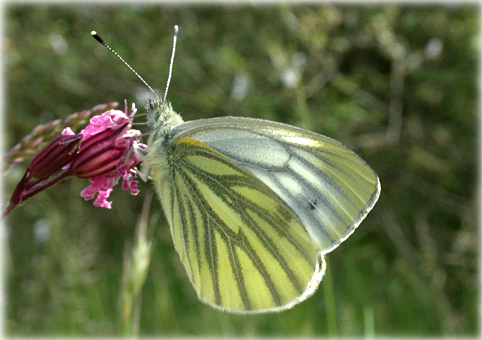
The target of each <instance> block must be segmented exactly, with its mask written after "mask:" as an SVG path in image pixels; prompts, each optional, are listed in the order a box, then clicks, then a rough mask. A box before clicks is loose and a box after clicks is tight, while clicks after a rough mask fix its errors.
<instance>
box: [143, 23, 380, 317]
mask: <svg viewBox="0 0 482 340" xmlns="http://www.w3.org/2000/svg"><path fill="white" fill-rule="evenodd" d="M175 31H176V33H177V28H175ZM176 36H177V34H175V38H176ZM174 46H175V40H174ZM174 51H175V48H173V56H174ZM173 56H172V57H171V68H172V58H173ZM171 70H172V69H171ZM171 70H170V72H169V74H171ZM169 79H170V76H169ZM141 80H142V78H141ZM166 92H167V90H166ZM165 98H166V97H165V96H164V99H163V100H160V99H159V98H158V97H157V96H156V97H155V98H154V99H151V100H150V101H149V102H148V104H147V112H148V114H149V116H150V117H151V118H150V121H151V126H152V132H151V134H150V138H149V141H148V150H147V153H146V155H145V159H144V164H145V165H146V166H147V167H148V169H149V175H150V177H151V179H152V182H153V184H154V186H155V188H156V191H157V194H158V196H159V199H160V201H161V205H162V208H163V210H164V213H165V216H166V218H167V220H168V223H169V226H170V232H171V235H172V239H173V243H174V247H175V249H176V251H177V253H178V254H179V257H180V260H181V262H182V264H183V265H184V268H185V270H186V272H187V275H188V277H189V279H190V281H191V283H192V285H193V286H194V289H195V290H196V292H197V295H198V297H199V299H200V300H202V301H203V302H205V303H207V304H209V305H211V306H213V307H215V308H218V309H221V310H224V311H228V312H233V313H240V314H247V313H262V312H277V311H282V310H285V309H289V308H291V307H292V306H294V305H295V304H297V303H299V302H301V301H303V300H305V299H307V298H308V297H309V296H310V295H312V294H313V293H314V292H315V291H316V289H317V288H318V286H319V284H320V282H321V279H322V277H323V274H324V272H325V266H326V264H325V260H324V255H325V254H326V253H328V252H330V251H332V250H333V249H335V248H336V247H337V246H338V245H339V244H340V243H341V242H343V241H344V240H345V239H346V238H347V237H348V236H350V235H351V234H352V233H353V232H354V230H355V229H356V228H357V226H358V225H359V224H360V223H361V222H362V220H363V219H364V218H365V217H366V216H367V214H368V212H369V211H370V210H371V209H372V208H373V206H374V205H375V203H376V201H377V199H378V197H379V195H380V190H381V187H380V181H379V179H378V176H377V174H376V173H375V172H374V171H373V170H372V169H371V168H370V166H369V165H368V164H367V163H366V162H365V161H363V160H362V159H361V158H360V157H359V156H357V155H356V154H355V153H354V152H353V151H351V150H349V149H348V148H346V147H345V146H343V145H342V144H341V143H339V142H338V141H336V140H334V139H331V138H329V137H325V136H322V135H320V134H317V133H314V132H310V131H307V130H303V129H300V128H297V127H294V126H290V125H286V124H282V123H277V122H273V121H267V120H262V119H253V118H241V117H222V118H209V119H199V120H194V121H188V122H184V121H183V120H182V118H181V116H180V115H179V114H177V113H176V112H175V111H174V110H173V108H172V106H171V104H170V103H168V102H166V99H165Z"/></svg>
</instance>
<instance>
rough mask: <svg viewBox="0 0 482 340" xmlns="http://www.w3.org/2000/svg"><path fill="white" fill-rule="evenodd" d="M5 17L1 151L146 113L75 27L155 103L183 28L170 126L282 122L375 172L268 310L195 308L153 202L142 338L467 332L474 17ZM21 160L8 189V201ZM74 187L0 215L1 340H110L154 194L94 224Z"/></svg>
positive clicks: (107, 8)
mask: <svg viewBox="0 0 482 340" xmlns="http://www.w3.org/2000/svg"><path fill="white" fill-rule="evenodd" d="M5 14H6V20H5V37H4V39H5V45H4V63H5V70H6V75H5V77H6V78H5V79H6V100H7V103H6V107H5V115H4V126H5V145H6V147H7V149H9V148H10V147H12V146H13V145H14V144H15V143H16V142H18V141H19V140H20V138H22V137H23V136H24V135H26V134H27V133H28V132H29V131H31V129H33V128H34V127H35V126H37V125H38V124H43V123H47V122H49V121H51V120H53V119H56V118H65V117H66V116H67V115H69V114H71V113H73V112H76V111H80V110H83V109H89V108H91V107H93V106H94V105H96V104H99V103H105V102H110V101H118V102H119V103H121V107H122V102H123V100H124V99H127V101H128V102H129V103H131V102H135V103H136V104H137V107H138V108H140V111H141V112H142V111H143V110H142V108H143V103H144V99H142V98H141V97H142V94H143V95H145V94H146V91H145V88H144V86H143V85H142V84H141V83H140V81H139V80H138V79H136V78H135V76H134V75H133V74H132V73H130V71H129V70H128V69H127V68H126V67H125V66H124V65H123V64H122V63H121V62H119V61H118V60H117V59H116V58H115V57H114V56H113V55H112V54H110V53H109V52H108V51H107V50H105V49H104V48H103V47H102V46H100V45H99V44H97V43H96V42H95V41H94V40H93V39H92V38H91V37H90V34H89V32H90V31H91V30H93V29H95V30H96V31H97V32H98V33H99V34H100V35H101V36H102V37H103V38H104V39H105V40H106V41H107V42H108V43H109V44H110V45H111V46H112V47H114V48H115V49H116V50H117V52H119V54H120V55H122V56H123V57H124V59H126V60H127V61H128V62H129V63H130V64H131V65H132V66H133V67H134V68H135V69H136V70H137V71H138V73H140V74H141V75H142V76H143V77H144V78H145V79H146V80H147V81H148V82H149V83H150V84H151V85H152V86H153V87H155V88H157V89H160V90H161V91H162V90H163V87H164V84H165V81H166V79H167V70H168V63H169V58H170V51H171V44H172V42H171V41H172V27H173V25H174V24H178V25H179V26H180V35H179V41H178V50H177V56H176V60H175V63H174V74H173V81H172V83H171V87H170V91H169V99H170V101H171V102H172V103H173V105H174V108H175V109H176V110H177V111H178V112H180V113H181V114H182V115H183V117H184V119H185V120H192V119H198V118H205V117H218V116H225V115H232V116H247V117H257V118H265V119H271V120H276V121H281V122H286V123H289V124H293V125H297V126H300V127H303V128H307V129H310V130H312V131H315V132H318V133H321V134H325V135H328V136H330V137H333V138H335V139H338V140H339V141H341V142H342V143H344V144H345V145H347V146H349V147H350V148H352V149H353V150H354V151H356V152H357V153H358V154H359V155H360V156H362V158H364V159H365V160H366V161H367V162H368V163H369V164H370V165H371V166H372V167H373V168H374V169H375V171H377V173H378V174H379V176H380V180H381V183H382V194H381V197H380V200H379V202H378V203H377V205H376V206H375V208H374V210H373V211H372V212H371V213H370V214H369V216H368V217H367V219H366V220H365V221H364V222H363V223H362V224H361V226H360V227H359V230H357V231H356V232H355V233H354V234H353V235H352V236H351V237H350V238H349V239H348V240H346V241H345V242H344V243H343V244H342V245H341V246H340V247H338V248H337V249H336V250H334V251H333V252H332V253H331V254H329V255H328V257H327V259H328V269H329V272H328V273H327V276H326V277H325V279H324V280H323V282H322V284H321V287H320V289H319V290H318V291H317V293H316V294H315V295H314V296H312V297H311V298H310V299H308V300H307V301H305V302H303V303H302V304H300V305H298V306H296V307H295V308H293V309H292V310H289V311H286V312H283V313H280V314H273V315H256V316H244V317H243V316H236V315H234V316H233V315H229V314H225V313H223V312H219V311H217V310H214V309H212V308H210V307H209V306H206V305H204V304H202V303H201V302H199V301H198V300H197V298H196V296H195V293H194V290H193V289H192V287H191V284H190V283H189V281H188V278H187V276H186V274H185V273H184V269H183V268H182V265H181V263H180V261H179V259H178V256H177V254H176V253H175V250H174V248H173V246H172V242H171V239H170V233H169V230H168V226H167V225H166V222H165V220H164V217H163V216H162V212H161V209H160V208H159V204H158V202H157V201H156V200H154V201H153V203H152V206H151V214H152V215H153V217H152V219H151V225H150V228H151V229H152V230H153V239H154V248H153V254H152V259H151V265H150V269H149V273H148V275H147V278H146V282H145V285H144V287H143V290H142V302H141V304H140V306H141V309H140V318H139V323H138V325H139V334H140V335H142V336H167V335H177V336H304V337H308V336H329V335H332V336H333V335H340V336H363V335H365V336H372V335H375V336H377V335H411V336H414V335H423V336H454V335H456V336H471V335H475V334H477V331H478V328H477V320H478V312H477V310H478V308H477V307H478V306H477V301H478V280H477V279H478V277H477V255H478V251H477V242H478V232H477V214H476V206H477V200H476V188H477V180H476V167H477V165H476V149H477V143H476V139H477V138H476V136H477V117H478V116H477V109H478V107H477V100H476V97H477V96H476V93H477V91H476V88H477V87H476V81H477V75H478V70H477V63H478V60H477V59H478V56H479V40H478V39H479V37H478V22H479V8H478V6H476V5H460V6H456V5H447V6H445V5H430V6H428V5H427V6H408V5H407V6H404V5H383V6H381V5H377V6H375V5H370V6H368V5H363V6H362V5H359V6H355V5H344V6H335V5H333V4H319V5H310V6H308V5H297V6H295V5H273V6H266V5H265V6H252V5H243V6H234V5H219V6H215V5H196V6H195V5H189V6H188V5H186V6H172V5H161V4H153V5H141V4H139V5H131V6H127V5H125V6H119V5H116V6H114V5H107V4H105V5H101V4H88V5H79V4H77V5H53V4H48V5H47V4H43V5H40V4H36V5H20V4H10V5H8V6H7V7H6V9H5ZM286 74H288V75H289V74H291V75H292V76H293V77H294V78H293V79H294V80H295V81H293V82H291V83H290V82H288V81H286V80H283V79H284V78H283V75H286ZM296 80H297V81H296ZM246 81H247V83H246ZM243 82H244V84H247V86H248V87H247V92H246V95H245V96H243V91H241V92H236V91H238V90H239V89H240V88H241V89H243V87H242V86H241V87H236V86H237V85H243ZM236 84H237V85H236ZM233 88H238V90H233ZM136 94H137V95H136ZM139 121H141V120H139ZM27 164H28V162H24V163H22V164H19V165H17V166H15V167H14V168H12V169H11V170H10V171H9V172H8V173H7V174H6V176H5V177H4V178H5V181H4V184H5V193H6V197H5V198H6V199H7V198H8V196H9V195H10V193H11V192H12V191H13V188H14V186H15V183H16V182H18V180H19V179H20V178H21V176H22V175H23V172H24V171H25V169H26V166H27ZM86 185H87V182H86V181H85V180H80V179H69V180H66V181H64V182H62V183H60V184H58V185H57V186H56V187H54V188H51V189H49V190H47V191H45V192H42V193H40V194H39V195H37V196H36V197H34V198H32V199H30V200H29V201H27V202H26V203H25V204H24V205H23V206H21V207H19V208H17V209H16V210H15V211H14V212H13V213H12V214H11V215H10V216H9V217H8V219H7V220H6V223H5V228H7V231H8V239H7V242H6V246H5V257H6V262H5V271H6V297H7V306H6V313H5V315H6V322H5V326H6V332H7V334H9V335H17V336H30V335H40V336H53V335H63V336H94V335H96V336H112V335H119V334H121V333H122V331H121V330H122V329H123V326H124V325H123V324H122V323H123V322H122V321H121V307H120V306H121V305H120V302H119V301H120V296H121V287H122V284H121V282H122V275H123V274H122V273H123V261H124V253H125V251H126V249H129V247H130V246H131V245H132V244H133V243H134V240H135V235H136V233H135V230H136V223H137V220H138V219H139V216H140V211H141V207H142V204H143V201H144V195H145V194H146V193H149V192H152V188H151V186H150V183H141V184H140V188H141V190H142V192H141V194H139V195H138V196H137V197H131V196H130V195H129V194H127V193H126V192H123V191H122V190H120V189H118V190H116V192H114V194H113V195H112V198H113V201H114V204H113V209H112V210H109V211H108V210H104V209H101V208H95V207H93V206H92V204H91V203H90V202H85V201H84V200H83V199H82V198H80V196H79V193H80V191H81V190H82V188H83V187H85V186H86ZM156 221H157V222H156Z"/></svg>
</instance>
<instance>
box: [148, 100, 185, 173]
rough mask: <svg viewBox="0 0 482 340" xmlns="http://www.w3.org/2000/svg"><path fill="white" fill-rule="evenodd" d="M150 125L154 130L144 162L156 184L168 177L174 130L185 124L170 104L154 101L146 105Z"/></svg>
mask: <svg viewBox="0 0 482 340" xmlns="http://www.w3.org/2000/svg"><path fill="white" fill-rule="evenodd" d="M146 109H147V113H148V123H149V125H150V126H151V128H152V130H151V133H150V136H149V140H148V150H147V155H146V158H145V160H144V163H145V165H146V166H147V168H148V169H149V170H148V172H149V174H150V176H151V177H152V179H153V180H154V181H155V182H162V181H163V179H164V178H165V176H167V175H168V172H166V168H167V167H168V164H170V161H169V159H170V158H169V154H170V153H171V152H170V148H172V145H171V140H172V129H173V128H174V127H175V126H176V125H179V124H181V123H182V122H183V120H182V118H181V116H180V115H179V114H177V113H176V112H174V110H173V109H172V106H171V104H170V103H164V104H162V103H161V101H160V100H159V99H157V98H156V99H152V100H149V102H148V103H147V105H146Z"/></svg>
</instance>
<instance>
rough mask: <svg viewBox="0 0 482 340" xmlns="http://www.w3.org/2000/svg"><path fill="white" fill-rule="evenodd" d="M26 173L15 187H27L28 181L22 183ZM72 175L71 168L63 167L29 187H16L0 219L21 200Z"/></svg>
mask: <svg viewBox="0 0 482 340" xmlns="http://www.w3.org/2000/svg"><path fill="white" fill-rule="evenodd" d="M27 174H28V173H27ZM27 174H25V176H24V177H23V179H22V181H20V183H19V184H18V186H17V189H18V188H22V189H23V188H25V187H27V186H26V184H29V183H24V180H28V176H27ZM72 175H73V171H72V169H65V170H62V171H61V172H59V173H58V174H57V175H56V176H54V177H52V178H50V179H46V180H42V181H40V182H37V183H35V185H33V186H31V187H30V188H28V189H26V190H20V191H19V190H17V189H16V190H15V191H14V193H13V195H12V198H11V199H10V202H9V203H8V205H7V206H6V207H5V209H4V210H3V212H2V215H1V217H0V220H3V219H4V218H5V217H7V215H8V214H9V213H10V212H11V211H12V210H13V209H15V207H17V206H19V205H21V204H22V203H23V202H25V201H26V200H27V199H29V198H30V197H32V196H34V195H36V194H38V193H39V192H40V191H43V190H45V189H47V188H48V187H51V186H52V185H54V184H57V183H58V182H60V181H61V180H63V179H65V178H67V177H69V176H72ZM30 185H31V183H30ZM20 186H21V187H20Z"/></svg>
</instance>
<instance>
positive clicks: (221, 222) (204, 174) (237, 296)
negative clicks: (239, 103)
mask: <svg viewBox="0 0 482 340" xmlns="http://www.w3.org/2000/svg"><path fill="white" fill-rule="evenodd" d="M153 170H154V171H155V169H153ZM154 175H155V177H156V173H154ZM162 176H164V177H163V178H162V183H156V187H157V188H158V191H159V195H160V197H161V201H162V204H163V207H164V210H165V212H166V216H167V219H168V221H169V224H170V227H171V232H172V237H173V240H174V245H175V248H176V250H177V252H178V253H179V255H180V257H181V261H182V263H183V264H184V267H185V268H186V271H187V273H188V275H189V277H190V279H191V282H192V283H193V285H194V287H195V288H196V290H197V293H198V295H199V297H200V298H201V299H202V300H203V301H205V302H207V303H209V304H211V305H213V306H215V307H218V308H221V309H226V310H229V311H232V312H239V313H248V312H263V311H277V310H282V309H285V308H289V307H291V306H292V305H294V304H296V303H298V302H300V301H302V300H304V299H306V298H307V297H308V296H309V295H311V294H312V293H313V292H314V291H315V290H316V288H317V286H318V284H319V282H320V280H321V277H322V275H323V271H324V262H322V261H323V259H322V257H320V256H319V254H317V251H316V249H315V247H314V245H313V244H312V241H311V238H310V236H309V234H308V233H307V231H306V230H305V229H304V228H303V226H302V225H301V224H300V220H299V219H298V218H297V216H296V214H295V213H294V212H293V210H292V209H291V208H290V207H289V206H288V205H287V204H286V203H285V202H284V201H283V200H281V199H280V198H279V197H278V196H277V195H276V194H275V193H274V192H273V191H272V190H271V189H270V188H269V187H268V186H267V185H265V184H264V183H263V182H261V181H260V180H259V179H257V178H256V177H254V176H253V175H252V174H251V173H250V172H248V171H247V170H245V169H243V168H242V167H241V166H240V165H238V164H237V163H235V162H233V161H232V160H230V159H229V158H228V157H226V156H224V155H222V154H221V153H219V152H218V151H216V150H214V149H213V148H211V147H209V146H207V145H206V144H204V143H202V142H199V141H196V140H193V139H190V138H178V139H176V140H175V141H174V142H173V143H172V145H171V147H170V149H169V153H168V158H167V167H166V170H165V171H163V172H162ZM157 180H159V181H161V177H158V179H157Z"/></svg>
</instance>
